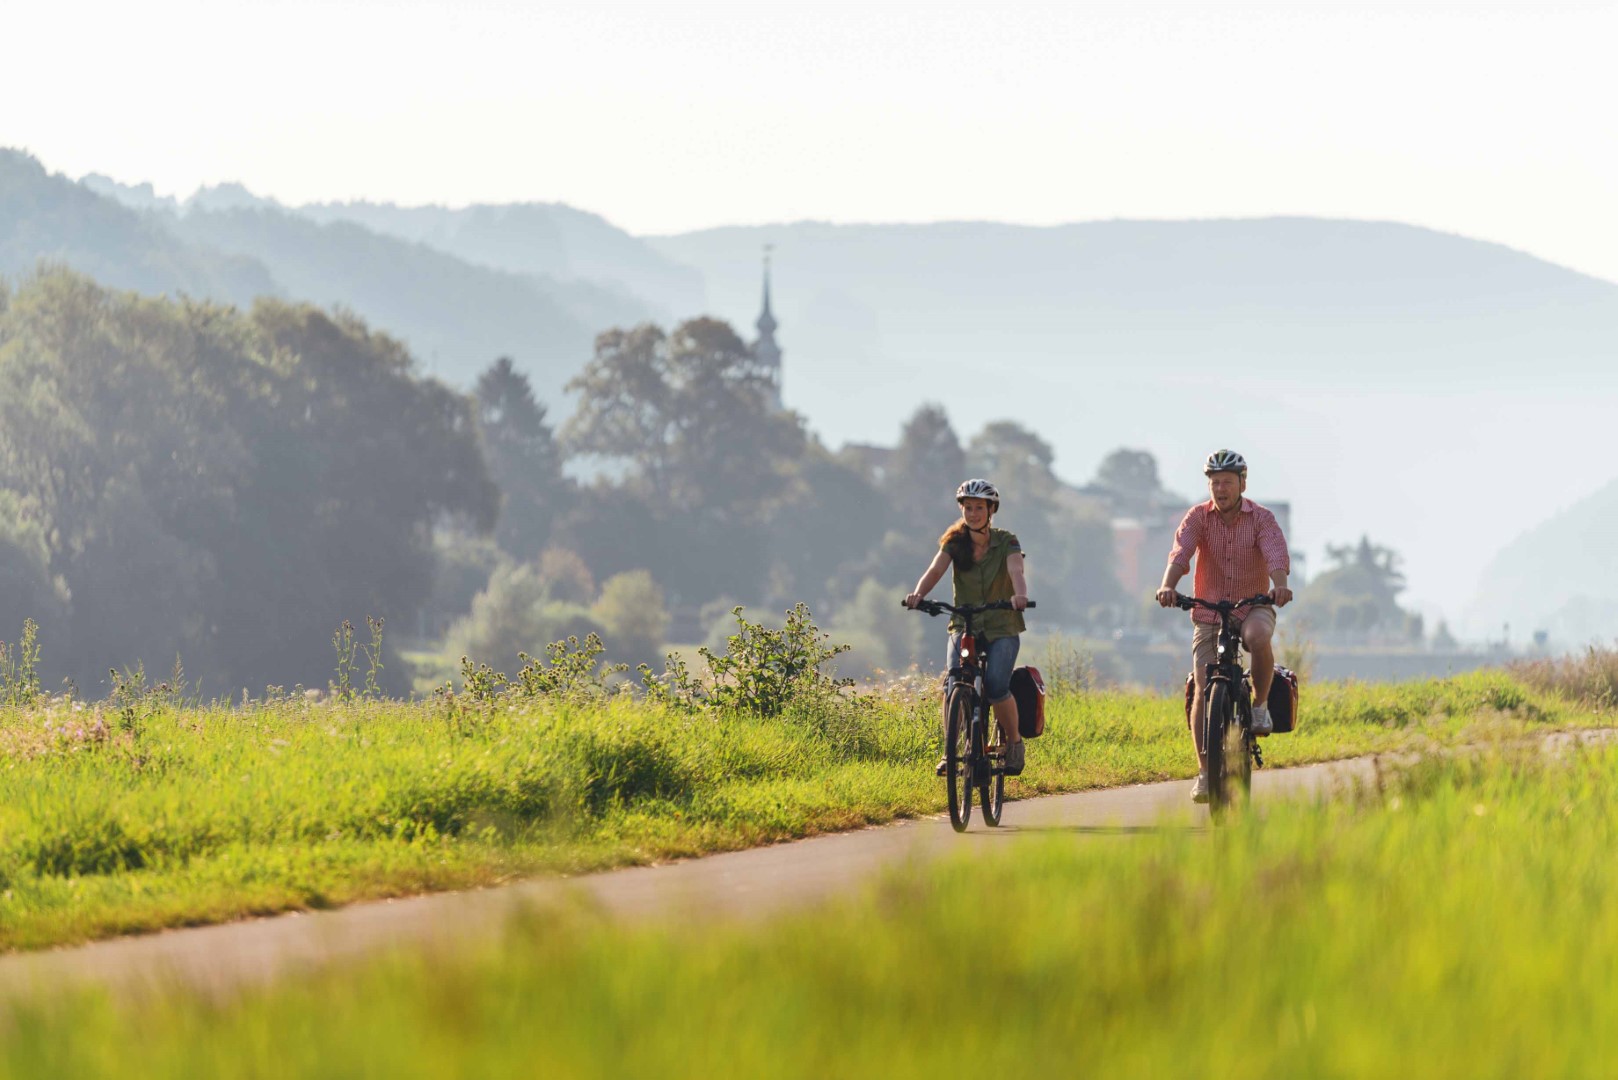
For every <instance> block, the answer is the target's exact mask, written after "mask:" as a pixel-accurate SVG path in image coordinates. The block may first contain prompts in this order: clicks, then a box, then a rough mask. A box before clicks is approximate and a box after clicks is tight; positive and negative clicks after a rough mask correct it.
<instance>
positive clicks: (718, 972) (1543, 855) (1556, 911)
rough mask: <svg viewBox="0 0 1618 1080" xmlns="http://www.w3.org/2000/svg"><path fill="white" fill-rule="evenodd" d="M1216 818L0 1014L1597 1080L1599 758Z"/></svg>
mask: <svg viewBox="0 0 1618 1080" xmlns="http://www.w3.org/2000/svg"><path fill="white" fill-rule="evenodd" d="M1384 781H1385V784H1386V787H1385V790H1383V791H1381V792H1376V791H1367V792H1362V793H1361V795H1360V796H1359V797H1357V798H1347V799H1339V800H1337V801H1334V802H1323V803H1319V804H1310V803H1302V802H1299V803H1291V804H1272V805H1270V806H1269V807H1268V808H1267V809H1266V810H1265V811H1264V812H1263V813H1262V814H1261V815H1248V816H1246V817H1244V818H1242V819H1240V820H1238V821H1237V822H1236V823H1235V824H1234V825H1233V826H1232V827H1230V828H1222V829H1218V830H1207V829H1192V828H1171V827H1165V828H1163V829H1161V830H1159V831H1156V832H1152V831H1146V832H1141V833H1135V834H1131V835H1128V836H1109V837H1088V838H1076V837H1073V836H1062V837H1053V838H1049V839H1044V840H1028V841H1022V840H1018V841H1013V842H1012V843H1010V844H1008V845H1006V847H1005V848H1004V849H1003V850H1002V851H1001V852H998V853H996V854H994V855H992V856H990V857H986V858H978V859H970V860H968V859H962V860H958V861H950V862H946V863H943V864H935V865H931V866H927V867H921V868H911V869H910V870H908V871H906V872H904V873H901V874H895V875H892V876H890V877H889V878H888V879H886V880H885V881H884V882H883V883H882V884H881V885H879V886H877V887H874V888H872V889H870V890H867V891H866V892H865V893H864V894H863V895H861V896H860V897H859V898H858V899H856V900H852V901H850V902H848V903H845V904H842V905H838V906H835V907H832V908H830V909H826V910H822V911H818V912H813V913H809V914H802V915H797V916H793V917H790V918H787V919H783V920H779V921H777V922H774V923H769V924H764V925H756V926H750V927H747V928H742V929H738V928H734V927H726V926H723V925H707V926H702V927H698V928H695V929H692V928H689V927H687V928H681V927H678V926H672V925H666V926H653V927H650V928H647V927H642V928H631V929H625V928H621V927H616V926H611V925H606V924H604V923H602V922H600V921H599V920H598V919H597V918H595V917H594V916H593V915H591V914H589V913H587V912H580V911H577V910H552V911H536V912H534V913H532V914H531V915H530V916H529V917H527V918H526V919H524V920H519V921H518V922H516V923H514V924H513V925H512V926H511V927H510V929H509V930H508V933H507V934H506V936H505V938H504V940H501V941H499V942H497V943H490V944H489V945H488V946H487V947H485V948H482V949H479V950H476V951H475V952H473V953H470V954H466V955H460V956H456V957H453V958H451V957H445V956H437V957H433V958H428V957H426V956H421V955H411V954H400V955H398V956H395V957H392V958H389V959H386V960H383V961H379V962H373V963H371V964H368V965H366V966H364V967H363V968H360V969H356V970H347V971H334V972H328V973H326V974H323V975H320V976H318V977H316V978H314V979H312V980H309V981H307V982H305V983H302V984H300V985H296V986H286V985H284V986H283V987H282V988H278V989H276V990H273V991H268V992H255V993H252V994H249V995H247V996H245V997H243V998H240V999H238V1000H235V1001H232V1002H230V1003H227V1004H210V1003H207V1002H203V1001H200V1000H198V999H196V998H193V997H191V996H189V995H186V994H183V993H176V994H174V995H172V996H168V997H158V998H155V999H153V1000H150V1001H147V1002H144V1003H142V1004H139V1005H116V1004H113V1003H111V1002H109V1001H108V1000H106V999H104V998H100V997H96V996H92V995H78V996H75V997H72V998H66V999H61V1000H57V1001H52V1002H36V1003H34V1004H32V1005H29V1006H27V1007H21V1008H17V1007H13V1008H12V1009H11V1010H10V1012H9V1014H8V1013H6V1012H4V1011H0V1027H3V1028H4V1029H5V1030H6V1032H7V1036H6V1039H5V1041H4V1044H3V1048H0V1063H3V1065H4V1071H5V1073H6V1074H7V1075H14V1076H39V1075H63V1076H68V1075H71V1076H75V1077H97V1076H142V1077H189V1076H204V1075H205V1076H210V1077H222V1078H223V1077H256V1076H271V1075H275V1076H282V1075H296V1076H356V1077H358V1076H389V1077H437V1076H504V1075H519V1074H520V1075H535V1076H567V1077H575V1076H577V1077H620V1076H635V1077H661V1076H669V1077H676V1076H678V1077H684V1076H703V1077H753V1076H781V1077H815V1078H820V1077H826V1076H892V1077H937V1076H941V1075H948V1074H951V1073H955V1072H960V1071H963V1070H969V1071H970V1070H987V1069H995V1070H1000V1069H1004V1070H1012V1071H1015V1072H1016V1073H1019V1074H1026V1075H1100V1076H1110V1075H1121V1076H1170V1075H1193V1076H1208V1077H1237V1076H1241V1077H1266V1076H1274V1077H1297V1076H1366V1077H1382V1076H1396V1075H1419V1076H1434V1077H1448V1076H1455V1077H1463V1076H1464V1077H1478V1076H1510V1077H1515V1076H1577V1077H1583V1076H1599V1075H1609V1074H1610V1072H1611V1067H1612V1066H1611V1063H1612V1054H1613V1051H1614V1050H1615V1049H1618V1045H1615V1044H1618V1029H1615V1028H1614V1025H1613V1023H1612V1021H1613V1019H1614V1016H1615V1014H1618V989H1615V986H1618V983H1615V981H1614V978H1613V976H1614V972H1615V969H1618V907H1615V905H1613V903H1612V902H1611V898H1612V896H1613V895H1614V894H1615V892H1618V862H1615V860H1614V859H1613V858H1612V852H1613V850H1614V843H1615V841H1618V804H1615V801H1614V799H1613V796H1612V792H1613V790H1614V788H1615V786H1618V752H1615V751H1614V750H1611V749H1594V750H1581V751H1575V752H1573V753H1571V754H1570V755H1567V756H1564V757H1562V758H1559V759H1555V760H1549V761H1548V760H1546V759H1545V758H1543V757H1541V756H1540V755H1539V754H1538V753H1537V751H1534V752H1530V751H1527V750H1524V749H1522V748H1521V747H1520V744H1518V745H1517V747H1516V748H1515V749H1513V748H1510V747H1508V748H1504V749H1500V750H1497V751H1495V752H1492V753H1490V752H1485V753H1484V754H1482V755H1463V756H1458V757H1444V758H1428V759H1425V760H1422V761H1421V762H1419V763H1418V764H1416V765H1414V766H1411V767H1408V768H1407V769H1406V770H1405V771H1404V772H1402V773H1399V774H1392V773H1388V772H1385V773H1384Z"/></svg>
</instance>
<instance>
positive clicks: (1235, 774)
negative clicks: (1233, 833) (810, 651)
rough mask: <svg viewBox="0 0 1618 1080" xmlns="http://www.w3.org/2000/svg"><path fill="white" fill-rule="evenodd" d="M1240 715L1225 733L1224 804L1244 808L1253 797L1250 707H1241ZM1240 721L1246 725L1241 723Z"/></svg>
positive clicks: (1251, 717)
mask: <svg viewBox="0 0 1618 1080" xmlns="http://www.w3.org/2000/svg"><path fill="white" fill-rule="evenodd" d="M1241 713H1242V716H1241V717H1239V718H1236V722H1234V723H1232V724H1231V725H1230V728H1229V729H1228V730H1227V731H1226V732H1225V775H1226V777H1227V779H1228V780H1229V781H1230V783H1228V784H1226V785H1225V786H1226V788H1227V791H1226V794H1227V795H1228V796H1229V798H1228V799H1227V800H1226V802H1227V804H1228V805H1231V806H1237V805H1240V806H1246V805H1247V804H1248V802H1249V801H1250V800H1251V799H1252V797H1253V733H1252V727H1253V713H1252V706H1251V705H1245V704H1244V705H1242V706H1241ZM1241 719H1246V721H1247V723H1245V724H1244V723H1241V722H1240V720H1241ZM1232 755H1234V757H1233V756H1232ZM1233 766H1234V767H1233Z"/></svg>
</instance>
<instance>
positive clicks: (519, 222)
mask: <svg viewBox="0 0 1618 1080" xmlns="http://www.w3.org/2000/svg"><path fill="white" fill-rule="evenodd" d="M296 210H297V212H298V213H300V214H302V215H304V216H305V217H309V218H311V219H313V220H315V221H323V222H324V221H349V222H353V223H355V224H358V225H363V226H364V227H366V228H367V229H370V230H372V231H373V232H378V233H382V234H384V235H388V236H396V237H399V238H401V239H405V240H411V241H415V242H418V243H422V244H427V245H429V246H431V247H434V248H437V249H438V250H440V251H445V252H448V253H450V254H451V255H454V256H456V257H457V258H460V259H464V260H466V261H467V262H471V263H477V264H479V265H482V266H491V267H494V268H496V269H500V270H509V271H512V272H514V273H521V274H543V275H546V276H548V277H552V278H557V279H560V280H577V281H588V282H593V283H595V284H597V285H603V286H607V287H610V288H613V289H616V290H618V291H620V292H624V293H627V294H629V295H632V296H634V297H637V298H638V299H640V300H642V301H645V302H647V303H649V304H651V305H652V306H653V307H654V308H655V309H656V310H657V314H658V316H659V318H660V319H661V320H663V321H668V320H670V319H680V318H685V317H688V316H690V315H693V314H696V313H698V312H701V311H702V310H703V309H704V305H705V299H706V298H705V295H704V291H703V283H702V275H701V274H699V273H698V272H697V271H695V270H693V269H691V268H690V267H688V266H684V265H681V264H680V263H677V262H675V261H673V260H671V259H668V258H665V257H664V256H663V255H660V254H659V253H658V252H657V251H656V250H654V249H653V248H652V247H650V246H649V245H648V244H646V243H645V242H644V241H642V240H639V239H637V238H636V237H633V236H631V235H630V234H628V233H626V232H624V231H623V230H622V229H619V228H617V227H616V226H614V225H612V224H611V223H610V222H608V221H607V220H606V219H605V218H602V217H600V216H598V215H596V214H590V213H586V212H585V211H583V210H575V209H574V208H573V207H571V206H564V205H562V204H560V203H518V204H514V205H508V206H487V205H475V206H468V207H466V208H465V209H462V210H451V209H448V208H446V207H441V206H415V207H407V206H394V205H392V204H390V203H368V202H356V203H317V204H310V205H306V206H300V207H297V208H296Z"/></svg>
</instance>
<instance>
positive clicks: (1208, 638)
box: [1191, 607, 1275, 675]
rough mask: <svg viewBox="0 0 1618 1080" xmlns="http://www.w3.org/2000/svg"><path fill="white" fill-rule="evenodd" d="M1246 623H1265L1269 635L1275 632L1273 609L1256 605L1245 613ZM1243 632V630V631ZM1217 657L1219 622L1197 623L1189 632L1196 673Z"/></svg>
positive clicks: (1205, 669)
mask: <svg viewBox="0 0 1618 1080" xmlns="http://www.w3.org/2000/svg"><path fill="white" fill-rule="evenodd" d="M1246 623H1262V624H1267V625H1268V626H1269V629H1270V634H1271V636H1274V634H1275V609H1274V608H1270V607H1256V608H1253V609H1252V610H1251V611H1249V612H1248V613H1247V619H1246V620H1245V622H1244V624H1243V625H1244V626H1245V625H1246ZM1244 633H1245V631H1244ZM1218 659H1219V624H1218V623H1200V622H1199V623H1197V627H1196V629H1195V630H1194V631H1193V632H1192V634H1191V663H1192V664H1194V665H1195V666H1194V667H1193V668H1192V670H1193V671H1194V672H1196V674H1198V675H1201V674H1202V673H1203V672H1204V671H1207V670H1208V665H1209V664H1211V663H1213V662H1214V661H1216V660H1218Z"/></svg>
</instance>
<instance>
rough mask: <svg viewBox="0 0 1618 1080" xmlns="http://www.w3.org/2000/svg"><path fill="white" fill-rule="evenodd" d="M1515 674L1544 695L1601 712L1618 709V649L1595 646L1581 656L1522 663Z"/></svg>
mask: <svg viewBox="0 0 1618 1080" xmlns="http://www.w3.org/2000/svg"><path fill="white" fill-rule="evenodd" d="M1511 671H1512V673H1513V674H1514V675H1516V676H1517V677H1518V678H1520V679H1521V680H1522V681H1523V682H1525V683H1527V684H1528V685H1529V686H1532V687H1533V688H1535V689H1536V690H1539V691H1541V692H1543V693H1548V694H1559V695H1561V696H1563V697H1565V698H1567V699H1569V700H1571V701H1576V702H1579V703H1581V704H1584V705H1588V706H1590V707H1592V708H1597V709H1611V708H1614V707H1615V706H1618V649H1610V648H1597V647H1596V646H1593V645H1592V646H1591V647H1590V648H1588V649H1586V650H1585V651H1584V652H1583V653H1582V654H1580V655H1577V656H1567V657H1557V658H1554V659H1553V658H1542V659H1538V660H1521V661H1518V662H1517V663H1515V664H1513V665H1512V666H1511Z"/></svg>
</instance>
